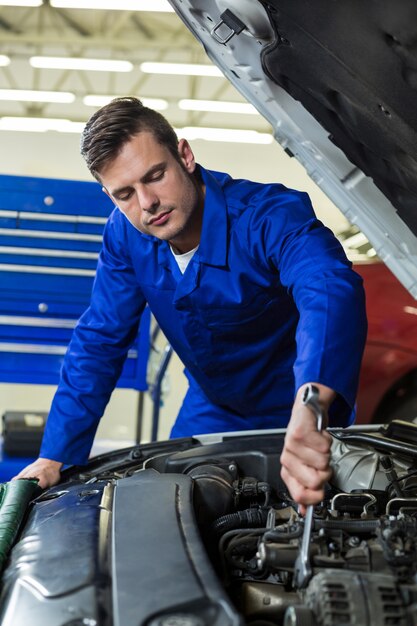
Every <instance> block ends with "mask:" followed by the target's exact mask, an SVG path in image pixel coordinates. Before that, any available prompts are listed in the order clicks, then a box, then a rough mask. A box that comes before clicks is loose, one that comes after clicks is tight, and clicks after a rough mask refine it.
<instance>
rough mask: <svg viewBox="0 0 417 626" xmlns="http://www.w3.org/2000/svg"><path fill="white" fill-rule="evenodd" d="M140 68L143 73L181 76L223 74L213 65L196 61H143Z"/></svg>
mask: <svg viewBox="0 0 417 626" xmlns="http://www.w3.org/2000/svg"><path fill="white" fill-rule="evenodd" d="M140 69H141V70H142V72H145V74H177V75H181V76H223V74H222V72H221V71H220V70H219V68H218V67H216V66H215V65H207V64H204V65H202V64H198V63H162V62H161V63H158V62H152V61H145V63H141V65H140Z"/></svg>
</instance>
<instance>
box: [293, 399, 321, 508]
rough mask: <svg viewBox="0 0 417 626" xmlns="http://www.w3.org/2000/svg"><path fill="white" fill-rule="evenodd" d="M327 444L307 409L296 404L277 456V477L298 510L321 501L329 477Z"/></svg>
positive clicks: (313, 417)
mask: <svg viewBox="0 0 417 626" xmlns="http://www.w3.org/2000/svg"><path fill="white" fill-rule="evenodd" d="M325 419H326V420H327V416H326V415H325ZM331 443H332V438H331V436H330V434H329V433H328V432H326V431H325V430H323V431H321V432H318V431H317V420H316V417H315V415H314V413H313V412H312V411H311V409H310V408H309V407H307V406H305V405H303V404H302V403H301V402H296V403H295V404H294V408H293V412H292V415H291V419H290V422H289V424H288V429H287V433H286V437H285V442H284V448H283V451H282V454H281V477H282V479H283V480H284V482H285V484H286V485H287V488H288V491H289V492H290V494H291V496H292V498H293V499H294V500H295V502H297V503H298V504H300V505H301V510H304V507H306V506H308V505H310V504H317V503H318V502H320V501H321V500H323V498H324V485H325V483H326V482H327V481H328V480H330V478H331V474H332V472H331V469H330V449H331Z"/></svg>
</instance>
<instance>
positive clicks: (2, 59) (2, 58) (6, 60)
mask: <svg viewBox="0 0 417 626" xmlns="http://www.w3.org/2000/svg"><path fill="white" fill-rule="evenodd" d="M9 64H10V57H7V56H6V55H5V54H0V67H5V66H6V65H9Z"/></svg>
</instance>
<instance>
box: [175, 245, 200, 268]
mask: <svg viewBox="0 0 417 626" xmlns="http://www.w3.org/2000/svg"><path fill="white" fill-rule="evenodd" d="M170 248H171V252H172V254H173V255H174V259H175V260H176V262H177V263H178V267H179V268H180V271H181V274H184V272H185V270H186V269H187V265H188V264H189V262H190V261H191V259H192V258H193V256H194V254H195V253H196V252H197V250H198V246H196V247H195V248H193V249H192V250H190V251H189V252H184V254H176V253H175V252H174V250H173V249H172V246H170Z"/></svg>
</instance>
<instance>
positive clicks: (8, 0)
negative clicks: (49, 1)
mask: <svg viewBox="0 0 417 626" xmlns="http://www.w3.org/2000/svg"><path fill="white" fill-rule="evenodd" d="M42 3H43V0H0V6H2V7H40V6H42Z"/></svg>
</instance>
